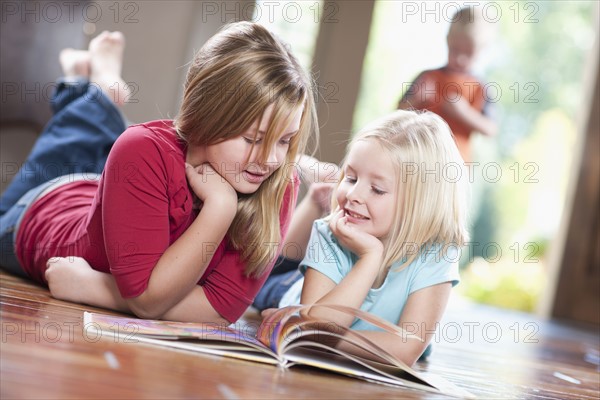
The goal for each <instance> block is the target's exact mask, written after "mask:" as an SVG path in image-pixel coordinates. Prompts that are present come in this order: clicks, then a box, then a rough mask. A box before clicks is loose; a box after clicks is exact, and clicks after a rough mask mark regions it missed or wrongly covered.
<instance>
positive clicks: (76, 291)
mask: <svg viewBox="0 0 600 400" xmlns="http://www.w3.org/2000/svg"><path fill="white" fill-rule="evenodd" d="M46 280H47V281H48V287H49V288H50V292H51V293H52V296H53V297H55V298H57V299H60V300H66V301H73V302H76V303H84V304H89V305H91V306H95V307H102V308H107V309H110V310H116V311H122V312H127V313H132V310H131V308H130V307H129V304H128V302H127V301H126V300H125V299H123V297H121V293H119V289H118V288H117V283H116V281H115V278H114V277H113V276H112V275H111V274H107V273H104V272H100V271H96V270H94V269H92V267H91V266H90V264H88V262H87V261H85V260H84V259H83V258H80V257H68V258H51V259H50V260H48V269H47V270H46ZM162 317H163V319H167V320H171V321H182V322H208V321H210V322H215V323H225V324H227V325H228V324H229V322H228V321H226V320H225V319H224V318H223V317H221V316H220V315H219V314H218V313H217V312H216V311H215V310H214V309H213V308H212V306H211V305H210V303H209V302H208V300H207V299H206V296H205V295H204V292H203V290H202V288H201V287H199V286H197V287H195V288H194V289H192V290H191V291H190V292H189V293H188V295H187V296H185V297H184V298H183V300H181V301H180V302H179V303H178V304H176V305H175V306H173V307H172V308H171V309H170V310H168V311H167V312H166V313H165V314H164V315H163V316H162ZM199 317H200V318H199Z"/></svg>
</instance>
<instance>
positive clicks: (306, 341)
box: [257, 305, 471, 398]
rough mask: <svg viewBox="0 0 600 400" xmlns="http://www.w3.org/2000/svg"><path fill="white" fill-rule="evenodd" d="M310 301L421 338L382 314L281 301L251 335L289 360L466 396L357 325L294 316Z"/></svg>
mask: <svg viewBox="0 0 600 400" xmlns="http://www.w3.org/2000/svg"><path fill="white" fill-rule="evenodd" d="M313 307H320V308H324V309H326V310H327V311H328V312H329V313H330V314H332V313H335V312H342V313H345V314H350V315H353V316H354V317H355V318H359V319H362V320H363V321H366V322H369V323H370V324H371V325H373V326H375V327H377V328H379V329H380V330H382V331H384V332H386V333H389V334H391V335H395V336H398V339H399V340H421V338H419V337H418V336H416V335H413V334H411V333H409V332H407V331H405V330H403V329H401V328H400V327H399V326H397V325H394V324H391V323H389V322H388V321H386V320H384V319H382V318H379V317H377V316H374V315H372V314H369V313H366V312H364V311H362V310H357V309H353V308H351V307H345V306H339V305H310V306H291V307H286V308H285V309H283V310H279V311H277V312H275V313H274V314H272V315H270V316H269V317H268V318H266V319H265V320H264V321H263V323H262V324H261V326H260V328H259V331H258V334H257V338H258V339H259V340H261V341H262V342H263V343H265V344H266V345H268V346H269V347H270V348H271V349H272V350H273V351H276V352H278V353H279V354H283V356H284V357H285V358H286V359H287V360H288V361H289V362H292V363H298V364H303V365H311V366H314V367H317V368H321V369H327V370H331V371H334V372H338V373H342V374H345V375H350V376H355V377H359V378H362V379H366V380H370V381H376V382H380V383H387V384H393V385H401V386H406V387H412V388H418V389H421V390H427V391H434V392H438V393H439V392H442V393H444V394H447V395H451V396H457V397H467V398H468V397H471V395H470V393H468V392H467V391H465V390H463V389H460V388H458V387H456V386H455V385H453V384H451V383H450V382H447V381H446V380H444V379H443V378H441V377H436V376H431V375H429V374H424V373H420V372H417V371H415V370H413V369H412V368H410V367H409V366H407V365H406V364H405V363H403V362H402V361H401V360H399V359H397V358H396V357H394V356H393V355H392V354H390V353H389V352H387V351H386V350H385V349H383V348H381V347H380V346H378V345H377V344H376V343H373V342H372V341H371V340H369V339H367V338H366V337H364V336H363V335H362V334H361V333H360V332H359V331H354V330H351V329H349V328H345V327H341V326H338V325H337V324H333V323H330V322H324V321H319V320H316V319H311V318H307V317H306V316H304V315H305V314H303V316H300V312H301V311H308V310H309V309H310V308H313ZM340 341H343V342H344V346H343V348H344V350H340V349H339V348H338V346H337V345H336V344H337V343H338V342H340ZM340 347H342V346H340ZM365 355H366V356H365Z"/></svg>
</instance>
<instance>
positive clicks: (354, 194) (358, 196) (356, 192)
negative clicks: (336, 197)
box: [346, 184, 364, 204]
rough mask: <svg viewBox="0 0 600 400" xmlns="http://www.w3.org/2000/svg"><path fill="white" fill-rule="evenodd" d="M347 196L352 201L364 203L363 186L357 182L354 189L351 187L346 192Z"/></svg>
mask: <svg viewBox="0 0 600 400" xmlns="http://www.w3.org/2000/svg"><path fill="white" fill-rule="evenodd" d="M346 198H347V199H348V200H349V201H350V202H352V203H357V204H362V203H364V196H363V193H362V188H361V187H360V186H359V185H358V184H355V185H354V186H352V189H350V190H349V191H348V193H347V194H346Z"/></svg>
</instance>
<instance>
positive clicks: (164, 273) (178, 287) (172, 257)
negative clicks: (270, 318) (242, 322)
mask: <svg viewBox="0 0 600 400" xmlns="http://www.w3.org/2000/svg"><path fill="white" fill-rule="evenodd" d="M186 176H187V178H188V182H189V184H190V186H191V187H192V189H193V191H194V192H195V193H196V195H197V196H198V197H199V198H200V200H202V202H203V205H202V210H201V211H200V213H199V214H198V216H197V217H196V219H195V220H194V222H192V224H191V225H190V227H188V229H187V230H186V231H185V232H184V233H183V234H182V235H181V236H180V237H179V238H178V239H177V240H176V241H175V242H174V243H173V244H172V245H171V246H169V247H168V248H167V250H166V251H165V252H164V254H163V255H162V256H161V257H160V259H159V260H158V263H157V264H156V266H155V267H154V269H153V270H152V273H151V275H150V280H149V282H148V286H147V288H146V290H144V292H143V293H142V294H141V295H139V296H137V297H134V298H130V299H126V301H127V305H128V306H129V308H130V309H131V310H132V311H133V313H135V314H136V315H137V316H139V317H142V318H154V319H156V318H165V313H167V311H169V310H171V309H172V308H173V307H174V306H175V305H178V307H177V310H172V312H171V313H170V314H172V313H173V312H177V313H178V314H179V313H181V312H183V311H184V310H183V308H182V307H183V306H182V305H181V304H180V302H181V301H182V300H184V299H185V302H184V303H185V305H189V304H190V303H195V304H198V303H199V304H200V305H206V303H208V300H207V299H206V296H205V294H204V291H203V290H199V291H198V290H194V291H192V289H194V288H195V287H196V284H197V282H198V281H199V280H200V278H201V277H202V275H203V274H204V272H205V270H206V267H208V264H209V263H210V261H211V260H212V257H213V254H214V253H213V252H214V250H213V249H216V248H217V246H218V244H219V243H221V241H222V240H223V238H224V237H225V235H226V233H227V230H228V229H229V226H230V225H231V222H232V221H233V218H234V217H235V214H236V212H237V194H236V192H235V190H234V189H233V187H231V185H229V183H227V181H225V180H224V179H222V178H221V176H220V175H218V174H217V173H216V172H215V171H214V170H213V169H212V168H211V167H210V166H209V165H208V164H203V165H200V166H198V167H195V168H194V167H192V166H191V165H189V164H187V165H186ZM207 227H210V229H208V228H207ZM190 296H191V297H190ZM209 308H210V309H208V308H207V307H201V309H202V310H204V311H208V313H207V315H205V314H204V313H202V312H198V311H200V310H196V312H195V313H194V319H196V318H199V319H200V320H203V321H204V322H209V321H212V320H213V319H214V318H215V317H217V316H218V313H217V312H216V311H215V310H214V309H213V308H212V307H209ZM186 309H187V308H186ZM219 318H221V317H220V316H219ZM186 319H187V318H186Z"/></svg>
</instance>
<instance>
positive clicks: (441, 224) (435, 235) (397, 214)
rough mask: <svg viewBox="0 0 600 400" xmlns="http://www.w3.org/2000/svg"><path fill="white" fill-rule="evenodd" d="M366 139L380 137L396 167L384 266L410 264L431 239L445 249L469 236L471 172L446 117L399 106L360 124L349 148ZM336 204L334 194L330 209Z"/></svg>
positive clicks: (458, 244)
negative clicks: (392, 206)
mask: <svg viewBox="0 0 600 400" xmlns="http://www.w3.org/2000/svg"><path fill="white" fill-rule="evenodd" d="M362 140H374V141H376V142H377V143H379V144H380V145H381V147H382V149H383V151H384V152H385V153H387V155H388V156H390V158H391V159H392V161H393V163H394V165H395V167H396V171H395V175H396V190H397V191H398V202H397V204H396V209H395V210H394V215H393V217H392V218H393V221H394V222H393V224H392V228H391V230H390V232H389V233H388V235H387V236H386V238H385V241H384V256H383V262H382V268H386V267H390V266H391V265H392V264H393V263H395V262H398V261H401V263H400V264H399V266H398V269H401V268H403V267H406V266H408V265H409V264H410V263H411V262H412V261H413V260H414V259H415V257H417V255H418V254H420V252H421V250H423V249H424V248H425V246H428V245H442V248H441V249H440V250H441V251H445V250H446V249H447V247H449V246H457V247H459V246H462V245H463V244H464V243H465V242H467V241H468V240H469V233H468V231H467V197H468V182H467V181H468V177H467V175H466V173H465V166H464V161H463V159H462V158H461V156H460V153H459V152H458V148H457V147H456V143H455V142H454V139H453V137H452V133H451V131H450V128H449V127H448V125H447V124H446V123H445V122H444V120H442V119H441V118H440V117H438V116H437V115H436V114H434V113H431V112H415V111H404V110H398V111H395V112H394V113H392V114H389V115H387V116H385V117H383V118H381V119H379V120H376V121H374V122H373V123H371V124H369V125H367V126H366V127H364V128H363V129H362V130H360V131H359V132H358V133H357V134H356V135H355V136H354V138H353V139H352V141H351V142H350V144H349V145H348V151H349V150H350V149H351V148H352V146H353V145H354V144H355V143H356V142H357V141H362ZM346 154H348V152H346ZM365 162H366V161H365ZM344 164H345V160H344ZM343 171H344V168H342V174H341V176H340V180H339V182H341V181H342V180H343V179H344V173H343ZM336 206H337V203H336V201H335V196H334V199H333V207H332V209H334V210H335V207H336Z"/></svg>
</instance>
